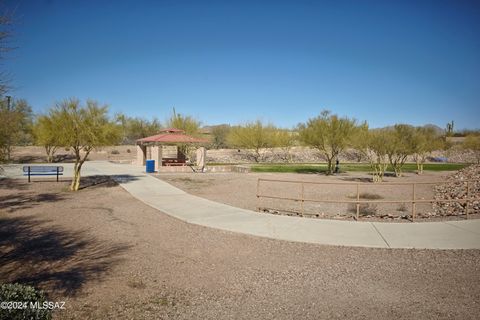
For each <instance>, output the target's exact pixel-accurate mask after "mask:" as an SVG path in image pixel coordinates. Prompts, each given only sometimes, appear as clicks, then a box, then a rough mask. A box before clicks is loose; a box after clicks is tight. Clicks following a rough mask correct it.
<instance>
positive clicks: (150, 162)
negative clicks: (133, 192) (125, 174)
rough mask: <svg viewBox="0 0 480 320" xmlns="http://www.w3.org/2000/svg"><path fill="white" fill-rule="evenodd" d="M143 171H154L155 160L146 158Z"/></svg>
mask: <svg viewBox="0 0 480 320" xmlns="http://www.w3.org/2000/svg"><path fill="white" fill-rule="evenodd" d="M145 171H147V173H153V172H155V160H147V161H146V168H145Z"/></svg>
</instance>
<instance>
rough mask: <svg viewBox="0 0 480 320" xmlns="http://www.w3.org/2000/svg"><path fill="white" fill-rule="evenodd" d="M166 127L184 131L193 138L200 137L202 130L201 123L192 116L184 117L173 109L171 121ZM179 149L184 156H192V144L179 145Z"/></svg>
mask: <svg viewBox="0 0 480 320" xmlns="http://www.w3.org/2000/svg"><path fill="white" fill-rule="evenodd" d="M165 125H166V127H168V128H175V129H180V130H183V131H184V132H185V133H186V134H188V135H191V136H199V135H200V132H199V130H200V125H201V122H200V121H199V120H197V119H195V118H194V117H192V116H189V115H182V114H180V113H177V112H176V111H175V108H174V109H173V114H172V116H171V117H170V118H169V119H167V121H166V123H165ZM177 147H178V150H180V152H181V153H183V154H184V155H190V153H191V151H192V145H191V144H184V143H181V144H178V145H177Z"/></svg>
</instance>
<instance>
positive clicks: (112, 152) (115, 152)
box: [110, 150, 120, 154]
mask: <svg viewBox="0 0 480 320" xmlns="http://www.w3.org/2000/svg"><path fill="white" fill-rule="evenodd" d="M110 153H111V154H120V151H118V150H112V151H111V152H110Z"/></svg>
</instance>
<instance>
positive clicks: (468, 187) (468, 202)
mask: <svg viewBox="0 0 480 320" xmlns="http://www.w3.org/2000/svg"><path fill="white" fill-rule="evenodd" d="M469 205H470V183H469V181H468V180H467V199H466V202H465V217H466V219H468V209H469Z"/></svg>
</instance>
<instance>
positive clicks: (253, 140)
mask: <svg viewBox="0 0 480 320" xmlns="http://www.w3.org/2000/svg"><path fill="white" fill-rule="evenodd" d="M275 132H276V128H275V127H274V126H273V125H271V124H264V123H262V121H260V120H257V121H255V122H249V123H246V124H244V125H241V126H235V127H232V128H231V129H230V133H229V135H228V137H227V141H228V143H229V144H230V145H232V146H234V147H236V148H240V149H247V150H251V151H252V152H251V156H252V157H253V159H254V160H255V162H260V161H263V160H264V159H265V153H266V150H267V148H272V147H274V146H275Z"/></svg>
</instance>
